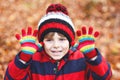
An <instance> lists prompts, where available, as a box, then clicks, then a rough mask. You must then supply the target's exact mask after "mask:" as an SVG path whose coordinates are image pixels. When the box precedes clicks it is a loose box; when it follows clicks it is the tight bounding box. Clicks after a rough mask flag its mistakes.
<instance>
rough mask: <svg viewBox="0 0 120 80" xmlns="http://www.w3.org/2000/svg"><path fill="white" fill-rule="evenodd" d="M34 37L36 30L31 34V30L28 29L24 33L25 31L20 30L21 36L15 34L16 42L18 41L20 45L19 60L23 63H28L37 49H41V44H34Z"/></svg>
mask: <svg viewBox="0 0 120 80" xmlns="http://www.w3.org/2000/svg"><path fill="white" fill-rule="evenodd" d="M36 36H37V30H34V32H33V34H32V28H31V27H28V31H27V32H26V31H25V29H22V36H20V34H16V38H17V40H19V42H20V44H21V53H20V59H22V60H23V61H26V62H27V61H29V60H30V59H31V57H32V54H34V53H35V52H36V51H37V50H38V48H41V47H42V44H41V43H39V44H36Z"/></svg>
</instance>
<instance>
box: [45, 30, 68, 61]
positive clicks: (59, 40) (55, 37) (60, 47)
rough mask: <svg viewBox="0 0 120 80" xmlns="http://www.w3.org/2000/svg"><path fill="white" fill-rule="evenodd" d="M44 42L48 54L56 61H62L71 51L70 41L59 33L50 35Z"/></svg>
mask: <svg viewBox="0 0 120 80" xmlns="http://www.w3.org/2000/svg"><path fill="white" fill-rule="evenodd" d="M43 42H44V49H45V51H46V53H47V54H48V55H49V56H50V57H51V58H53V59H54V60H60V59H61V58H62V57H63V56H64V55H65V54H67V52H68V50H69V41H68V39H67V38H66V37H65V36H64V35H62V34H59V33H57V32H50V33H48V34H47V35H46V36H45V38H44V40H43Z"/></svg>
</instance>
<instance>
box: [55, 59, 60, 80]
mask: <svg viewBox="0 0 120 80" xmlns="http://www.w3.org/2000/svg"><path fill="white" fill-rule="evenodd" d="M59 63H60V62H59V61H57V62H56V68H54V72H55V74H56V75H55V80H57V73H58V66H59Z"/></svg>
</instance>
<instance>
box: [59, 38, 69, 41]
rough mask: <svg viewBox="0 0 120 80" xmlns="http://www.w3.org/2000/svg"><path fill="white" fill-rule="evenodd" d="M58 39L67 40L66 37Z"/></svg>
mask: <svg viewBox="0 0 120 80" xmlns="http://www.w3.org/2000/svg"><path fill="white" fill-rule="evenodd" d="M59 40H60V41H65V40H67V39H66V38H60V39H59Z"/></svg>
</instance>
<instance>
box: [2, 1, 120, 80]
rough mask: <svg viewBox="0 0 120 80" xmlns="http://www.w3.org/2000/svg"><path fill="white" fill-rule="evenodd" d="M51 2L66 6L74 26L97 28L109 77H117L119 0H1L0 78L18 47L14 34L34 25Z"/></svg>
mask: <svg viewBox="0 0 120 80" xmlns="http://www.w3.org/2000/svg"><path fill="white" fill-rule="evenodd" d="M51 3H61V4H64V5H65V6H66V7H67V8H68V11H69V16H70V17H71V18H72V20H73V22H74V25H75V28H76V29H80V28H81V26H82V25H87V26H90V25H91V26H94V28H95V30H98V31H100V37H99V38H98V39H97V40H96V47H97V48H98V49H99V50H100V52H101V53H102V55H103V56H104V57H105V58H106V60H107V61H108V62H109V63H110V65H111V67H112V71H113V76H112V79H111V80H120V0H0V80H3V77H4V73H5V70H6V68H7V65H8V63H9V62H10V61H11V60H12V59H13V58H14V57H15V55H16V54H17V53H18V52H19V51H20V44H19V43H18V41H17V40H16V39H15V37H14V35H15V34H16V33H20V31H21V29H22V28H26V27H27V26H32V27H33V28H34V29H37V24H38V22H39V20H40V18H41V17H42V16H43V15H44V14H45V10H46V8H47V6H48V5H49V4H51Z"/></svg>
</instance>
